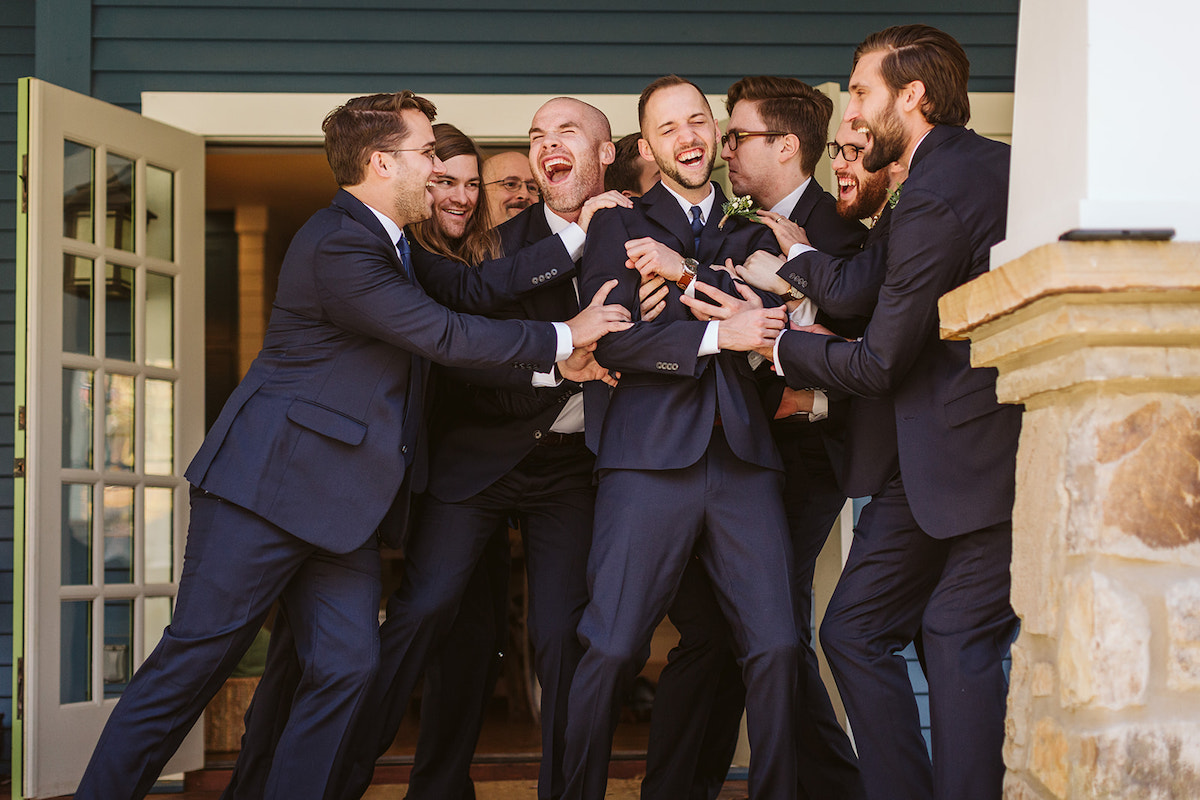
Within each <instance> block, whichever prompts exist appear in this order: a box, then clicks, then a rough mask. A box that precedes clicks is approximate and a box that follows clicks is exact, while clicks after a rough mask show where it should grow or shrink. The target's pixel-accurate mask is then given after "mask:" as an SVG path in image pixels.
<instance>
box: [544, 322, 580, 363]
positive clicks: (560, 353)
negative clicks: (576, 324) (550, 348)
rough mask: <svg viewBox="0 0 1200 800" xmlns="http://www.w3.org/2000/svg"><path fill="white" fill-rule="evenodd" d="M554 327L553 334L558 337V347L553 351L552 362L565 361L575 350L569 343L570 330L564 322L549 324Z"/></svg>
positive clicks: (570, 342)
mask: <svg viewBox="0 0 1200 800" xmlns="http://www.w3.org/2000/svg"><path fill="white" fill-rule="evenodd" d="M550 324H551V325H553V326H554V332H555V334H557V335H558V345H557V346H556V348H555V350H554V361H555V363H558V362H559V361H565V360H567V358H568V357H570V355H571V353H572V352H574V350H575V345H574V344H573V343H572V341H571V328H570V327H569V326H568V325H567V323H565V322H551V323H550Z"/></svg>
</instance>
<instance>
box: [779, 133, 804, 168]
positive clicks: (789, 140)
mask: <svg viewBox="0 0 1200 800" xmlns="http://www.w3.org/2000/svg"><path fill="white" fill-rule="evenodd" d="M780 142H781V143H782V145H783V146H782V147H781V148H780V149H779V163H780V164H782V163H784V162H786V161H790V160H791V159H793V158H795V157H796V155H797V154H798V153H799V152H800V138H799V137H798V136H796V134H794V133H788V134H785V135H784V137H783V139H781V140H780Z"/></svg>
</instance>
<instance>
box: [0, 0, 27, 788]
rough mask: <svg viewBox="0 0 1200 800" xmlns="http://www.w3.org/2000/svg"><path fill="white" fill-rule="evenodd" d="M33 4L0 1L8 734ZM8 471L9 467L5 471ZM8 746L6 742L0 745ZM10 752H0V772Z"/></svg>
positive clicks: (3, 657)
mask: <svg viewBox="0 0 1200 800" xmlns="http://www.w3.org/2000/svg"><path fill="white" fill-rule="evenodd" d="M33 22H34V0H4V13H3V14H0V713H2V714H3V715H4V728H5V729H6V730H11V729H12V711H13V706H12V661H13V658H12V651H13V636H12V634H13V602H12V587H13V480H12V467H11V464H12V463H13V392H14V385H13V384H14V377H15V369H16V367H15V365H14V346H15V342H16V335H15V324H16V323H15V320H16V250H17V233H16V224H17V79H18V78H23V77H25V76H27V75H32V74H33V68H34V64H33V52H34V36H33ZM6 465H9V466H6ZM2 741H3V744H4V745H7V743H8V737H7V736H5V737H3V739H2ZM10 755H11V754H10V751H9V749H8V747H7V746H4V747H0V772H2V773H3V774H8V773H9V758H10Z"/></svg>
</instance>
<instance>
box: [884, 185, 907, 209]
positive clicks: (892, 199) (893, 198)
mask: <svg viewBox="0 0 1200 800" xmlns="http://www.w3.org/2000/svg"><path fill="white" fill-rule="evenodd" d="M903 188H904V184H903V183H899V184H897V185H896V188H895V189H892V192H891V194H889V195H888V208H895V207H896V204H897V203H899V202H900V190H901V189H903Z"/></svg>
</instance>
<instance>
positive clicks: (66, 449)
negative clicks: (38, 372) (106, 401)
mask: <svg viewBox="0 0 1200 800" xmlns="http://www.w3.org/2000/svg"><path fill="white" fill-rule="evenodd" d="M62 386H63V403H62V465H63V467H64V468H66V469H91V468H92V372H91V370H86V369H64V370H63V381H62Z"/></svg>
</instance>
